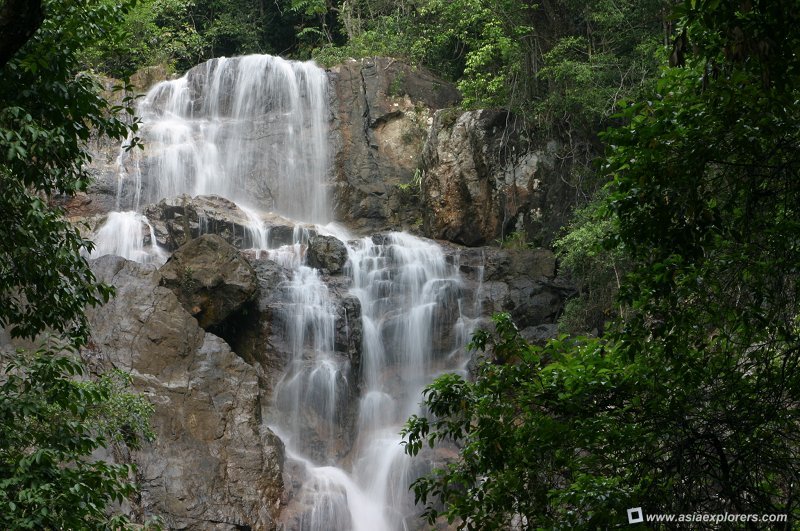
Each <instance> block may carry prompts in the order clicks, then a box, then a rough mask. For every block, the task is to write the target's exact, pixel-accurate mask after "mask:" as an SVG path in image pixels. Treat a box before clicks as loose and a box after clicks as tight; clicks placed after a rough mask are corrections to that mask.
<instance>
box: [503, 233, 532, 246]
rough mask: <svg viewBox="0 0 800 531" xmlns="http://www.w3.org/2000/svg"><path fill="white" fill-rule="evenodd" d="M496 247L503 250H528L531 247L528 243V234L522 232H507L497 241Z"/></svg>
mask: <svg viewBox="0 0 800 531" xmlns="http://www.w3.org/2000/svg"><path fill="white" fill-rule="evenodd" d="M497 245H499V246H500V247H501V248H503V249H528V248H529V247H532V246H533V244H532V243H530V242H529V241H528V233H527V232H525V231H524V230H515V231H513V232H509V233H508V234H506V235H505V236H504V237H503V238H502V239H500V240H497Z"/></svg>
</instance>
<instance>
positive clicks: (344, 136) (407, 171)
mask: <svg viewBox="0 0 800 531" xmlns="http://www.w3.org/2000/svg"><path fill="white" fill-rule="evenodd" d="M329 79H330V82H331V88H332V91H331V92H332V103H331V111H332V113H333V122H332V127H331V140H332V145H333V152H334V160H333V164H334V166H333V172H334V175H333V181H334V192H333V199H334V214H335V217H336V219H338V220H340V221H343V222H344V223H346V224H347V225H348V226H350V227H351V228H353V229H355V230H359V231H364V232H366V231H378V230H387V229H389V228H394V229H400V228H402V229H409V228H413V227H414V226H417V227H418V226H419V225H420V224H421V217H420V211H419V206H418V202H417V201H416V198H415V197H413V194H409V191H411V190H410V189H409V187H411V186H413V185H414V180H415V175H418V173H417V168H418V167H419V163H420V161H421V156H422V147H423V144H424V142H425V138H426V137H427V134H428V133H427V132H428V128H429V127H430V123H431V116H432V113H433V111H435V110H437V109H442V108H444V107H449V106H452V105H455V104H456V103H457V102H458V100H459V98H460V97H459V94H458V92H457V91H456V89H455V87H453V85H451V84H450V83H447V82H445V81H442V80H441V79H438V78H436V77H435V76H433V75H431V74H430V73H429V72H428V71H426V70H425V69H423V68H417V69H414V68H412V67H410V66H408V65H406V64H404V63H402V62H399V61H395V60H394V59H389V58H371V59H362V60H360V61H355V60H351V61H348V62H346V63H344V64H342V65H339V66H336V67H334V68H333V69H331V71H330V73H329Z"/></svg>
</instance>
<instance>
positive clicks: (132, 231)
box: [89, 211, 167, 264]
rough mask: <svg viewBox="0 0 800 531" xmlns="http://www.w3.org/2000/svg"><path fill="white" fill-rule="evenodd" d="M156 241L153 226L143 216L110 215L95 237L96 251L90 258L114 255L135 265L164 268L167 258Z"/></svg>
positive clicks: (129, 212) (128, 214)
mask: <svg viewBox="0 0 800 531" xmlns="http://www.w3.org/2000/svg"><path fill="white" fill-rule="evenodd" d="M155 241H156V235H155V233H154V231H153V226H152V225H151V224H150V222H149V221H148V220H147V218H146V217H144V216H143V215H141V214H139V213H137V212H133V211H126V212H109V214H108V217H107V218H106V221H105V223H104V224H103V226H102V227H100V229H99V230H98V231H97V234H95V237H94V244H95V248H94V250H93V251H92V253H91V254H90V255H89V257H90V258H98V257H100V256H103V255H105V254H115V255H118V256H122V257H123V258H127V259H128V260H133V261H135V262H142V263H145V264H147V263H156V264H163V263H164V262H165V261H166V259H167V257H166V255H165V254H164V252H163V251H162V250H161V249H159V247H158V246H157V245H155V244H154V242H155Z"/></svg>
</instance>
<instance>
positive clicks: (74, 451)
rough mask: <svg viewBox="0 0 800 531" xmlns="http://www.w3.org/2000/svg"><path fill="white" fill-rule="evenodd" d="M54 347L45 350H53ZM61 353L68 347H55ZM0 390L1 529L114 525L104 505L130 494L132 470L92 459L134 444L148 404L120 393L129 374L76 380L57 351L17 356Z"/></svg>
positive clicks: (143, 433) (76, 372) (71, 361)
mask: <svg viewBox="0 0 800 531" xmlns="http://www.w3.org/2000/svg"><path fill="white" fill-rule="evenodd" d="M55 346H56V345H54V346H53V347H55ZM62 347H64V348H68V346H62ZM5 370H6V374H7V377H6V379H5V381H4V383H3V384H2V386H0V526H2V527H3V529H97V528H103V527H112V528H121V527H124V526H125V525H126V524H127V519H126V518H124V517H121V516H109V515H108V514H107V507H108V505H109V504H110V503H112V502H122V501H123V500H124V499H126V498H128V497H129V496H131V495H132V494H133V493H134V492H135V486H134V483H133V481H132V478H133V473H134V472H135V469H134V467H133V466H132V465H126V464H121V465H112V464H109V463H106V462H105V461H102V460H97V459H94V458H93V453H94V452H96V451H97V449H98V448H112V447H114V446H116V445H125V446H127V447H128V448H131V449H136V448H138V447H139V444H140V441H141V439H142V437H147V438H150V437H152V436H153V434H152V432H151V431H150V428H149V424H148V422H149V418H150V415H151V414H152V406H150V405H149V404H148V403H147V402H145V401H144V400H143V399H142V398H141V397H139V396H136V395H133V394H131V393H129V392H127V391H126V388H127V386H128V383H129V380H130V377H128V376H127V375H125V374H123V373H120V372H113V373H110V374H107V375H105V376H103V377H102V378H100V379H98V380H83V381H78V380H76V379H75V376H81V375H84V373H85V370H84V368H83V364H82V363H81V362H80V361H79V359H78V358H74V357H71V356H64V355H61V354H60V352H59V349H56V348H52V347H51V348H48V349H41V350H39V351H37V352H36V353H35V354H33V355H27V354H24V355H17V356H15V357H14V359H12V360H11V361H10V362H8V363H7V364H6V365H5Z"/></svg>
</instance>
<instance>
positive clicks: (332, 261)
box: [306, 235, 347, 275]
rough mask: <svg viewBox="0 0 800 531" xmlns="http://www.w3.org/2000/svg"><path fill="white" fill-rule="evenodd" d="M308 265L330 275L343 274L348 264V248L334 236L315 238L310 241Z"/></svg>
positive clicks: (307, 252)
mask: <svg viewBox="0 0 800 531" xmlns="http://www.w3.org/2000/svg"><path fill="white" fill-rule="evenodd" d="M306 263H307V264H308V265H309V266H310V267H314V268H317V269H320V270H323V271H324V272H326V273H328V274H330V275H338V274H341V273H342V271H344V266H345V264H346V263H347V248H346V247H345V246H344V243H342V241H341V240H339V239H338V238H334V237H333V236H322V235H317V236H314V237H312V238H311V239H310V240H309V241H308V250H307V251H306Z"/></svg>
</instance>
